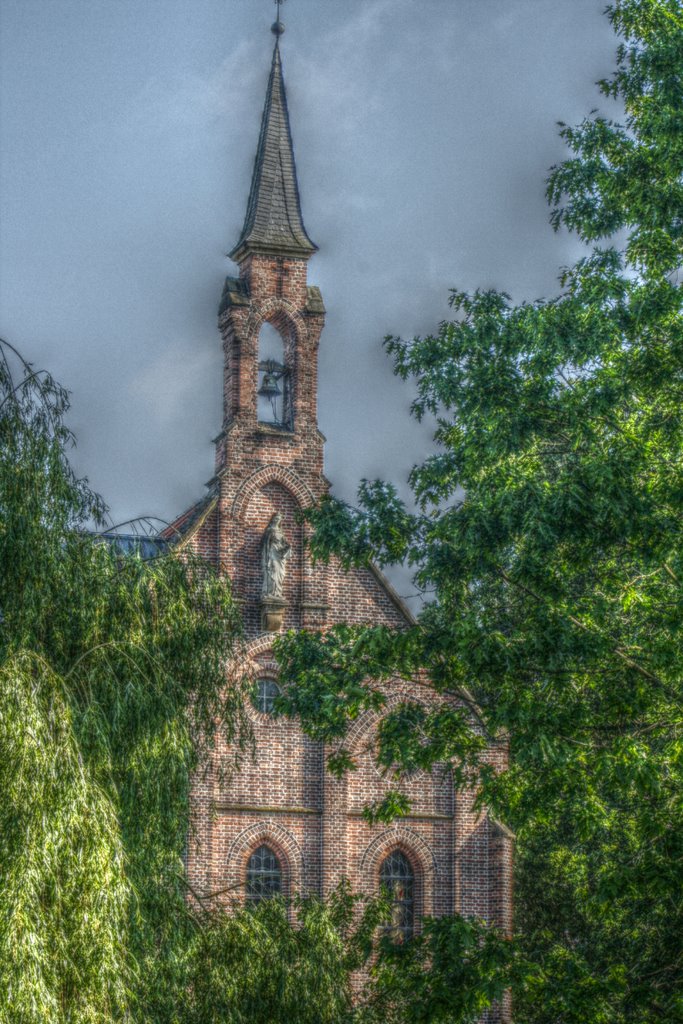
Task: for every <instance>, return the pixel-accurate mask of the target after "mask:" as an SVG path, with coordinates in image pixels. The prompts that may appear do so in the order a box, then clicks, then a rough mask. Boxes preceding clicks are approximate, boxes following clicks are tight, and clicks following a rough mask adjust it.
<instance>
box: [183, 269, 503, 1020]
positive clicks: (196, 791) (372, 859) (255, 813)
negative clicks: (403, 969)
mask: <svg viewBox="0 0 683 1024" xmlns="http://www.w3.org/2000/svg"><path fill="white" fill-rule="evenodd" d="M306 270H307V261H306V260H305V259H297V258H292V259H284V260H283V259H282V258H275V257H272V256H269V255H264V254H257V253H256V254H255V253H251V254H248V255H247V256H246V257H245V258H244V260H243V262H242V263H241V265H240V276H239V278H236V279H232V278H229V279H228V281H227V282H226V290H225V292H224V296H223V301H222V303H221V313H220V317H219V326H220V330H221V334H222V337H223V345H224V354H225V373H224V382H223V397H224V422H223V429H222V431H221V433H220V435H219V436H218V438H217V439H216V478H215V480H214V481H213V482H212V485H211V491H210V493H209V495H208V497H207V498H206V499H204V502H203V503H199V504H198V506H196V507H195V509H194V510H190V512H189V513H186V514H185V516H184V517H181V518H180V519H179V520H178V523H177V524H176V525H177V526H178V528H179V530H180V531H181V532H183V533H184V540H183V544H186V545H188V547H189V548H191V549H192V550H194V551H196V552H198V553H201V554H202V555H204V556H205V557H206V558H208V559H209V560H210V561H211V562H213V563H214V564H215V565H217V566H218V567H219V568H220V571H221V572H224V573H226V574H227V575H228V576H229V577H230V579H231V580H232V583H233V587H234V593H235V596H236V598H237V599H238V600H239V601H240V602H241V605H242V608H243V615H244V626H245V631H246V636H247V640H248V657H249V659H250V662H251V666H252V670H253V671H254V672H255V673H256V674H257V675H259V676H260V677H270V678H273V679H275V680H277V676H278V669H277V664H276V663H275V661H274V658H273V654H272V641H273V635H272V634H267V633H265V634H264V633H263V632H262V629H261V602H260V587H261V576H260V565H259V547H260V544H261V539H262V537H263V533H264V531H265V530H266V528H267V526H268V524H269V522H270V519H271V517H272V516H273V514H274V513H275V512H276V511H278V512H280V513H281V514H282V516H283V525H284V532H285V535H286V537H287V540H288V541H289V543H290V545H291V548H292V556H291V559H290V560H289V562H288V567H287V573H286V578H285V591H284V596H285V600H286V608H285V613H284V622H283V628H285V629H289V628H292V629H300V628H323V629H324V628H325V627H326V626H328V625H330V624H331V623H339V622H346V623H384V624H387V625H389V626H393V627H396V628H401V627H402V626H403V625H405V623H406V621H407V620H408V617H409V613H408V612H407V611H406V610H405V608H404V607H403V606H402V604H401V602H400V600H399V599H398V598H397V597H396V595H395V594H394V593H393V591H392V589H391V587H390V586H389V585H388V583H387V582H386V581H385V580H384V579H383V578H382V576H381V575H380V574H379V573H378V572H375V571H372V570H371V569H357V570H353V571H351V572H345V571H343V570H342V568H341V567H340V566H339V564H338V563H335V562H332V563H331V564H330V565H328V566H323V565H316V566H313V564H312V562H311V559H310V555H309V553H308V551H307V549H306V544H305V537H304V527H303V526H302V525H301V524H300V523H299V522H298V521H297V512H298V511H299V510H300V509H302V508H304V507H306V505H309V504H310V503H312V502H314V501H315V500H316V499H318V498H320V496H321V495H323V494H325V493H326V492H327V490H328V486H329V485H328V483H327V481H326V479H325V477H324V475H323V437H322V435H321V434H320V432H319V430H318V426H317V408H316V403H317V352H318V343H319V339H320V335H321V331H322V327H323V320H324V310H323V308H322V302H321V300H320V295H319V292H317V289H309V287H308V285H307V275H306ZM266 322H268V323H270V324H272V325H273V326H274V327H275V328H276V329H277V330H278V332H279V333H280V335H281V337H282V339H283V343H284V353H285V361H286V365H287V367H288V370H289V372H290V375H291V385H292V391H293V429H292V430H284V429H281V428H277V427H274V426H269V425H267V424H263V423H259V422H258V419H257V389H258V362H259V333H260V331H261V327H262V325H263V324H264V323H266ZM188 524H189V526H188ZM280 683H281V684H283V683H284V684H285V685H286V680H283V681H280ZM386 689H387V696H388V706H389V707H391V706H393V705H395V704H396V703H400V701H401V700H402V699H404V698H410V699H411V700H418V701H421V702H423V703H424V704H426V705H428V704H429V703H430V701H433V700H434V696H433V694H432V692H431V690H430V687H429V684H428V682H427V681H425V682H422V683H408V682H406V681H403V680H400V679H395V680H392V681H391V683H390V684H388V685H387V687H386ZM250 714H251V717H252V722H253V729H254V735H255V742H256V754H255V759H254V760H253V761H252V760H251V759H249V758H247V760H246V761H245V762H244V763H243V765H242V767H241V769H240V770H239V771H238V772H237V773H235V774H232V775H230V774H227V775H225V774H224V773H223V772H222V771H221V770H220V767H219V766H220V765H221V764H222V763H225V759H226V756H229V754H230V751H229V750H227V749H224V748H220V747H219V749H217V750H216V751H215V753H214V761H213V763H212V764H209V765H208V766H206V768H205V769H204V770H203V771H202V772H201V773H200V775H199V776H198V777H197V779H196V780H195V783H194V787H193V794H192V821H193V829H192V835H191V838H190V842H189V844H188V856H187V871H188V879H189V882H190V885H191V887H192V889H193V890H194V891H195V892H199V893H203V894H208V893H216V892H222V893H225V894H226V901H227V902H228V903H229V902H230V901H231V900H232V899H237V900H240V899H243V893H244V884H245V874H246V866H247V861H248V859H249V856H250V854H251V853H252V852H253V851H254V850H255V849H256V848H257V847H258V846H260V845H261V844H262V843H265V844H267V845H268V846H270V847H271V848H272V849H273V851H274V852H275V853H276V854H277V857H278V858H279V860H280V864H281V866H282V871H283V885H284V889H285V891H289V892H292V891H295V890H297V891H312V892H316V893H326V892H328V891H329V890H330V889H331V888H332V887H333V886H335V885H336V884H337V883H338V882H339V881H340V880H341V879H342V878H343V877H346V878H348V879H349V880H350V882H351V884H352V886H353V888H354V889H356V890H361V891H366V892H373V891H376V890H377V888H378V886H379V871H380V866H381V863H382V861H383V860H384V858H385V857H386V856H387V854H388V853H389V852H390V851H391V850H394V849H397V848H399V849H401V850H402V851H403V852H404V853H405V855H406V857H407V858H408V859H409V861H410V863H411V865H412V868H413V871H414V874H415V879H416V886H415V888H416V915H417V920H418V927H419V918H420V917H421V916H423V915H425V914H434V915H439V914H448V913H453V912H461V913H463V914H467V915H476V916H478V917H482V918H484V919H485V920H487V921H489V922H491V923H494V924H496V925H499V926H500V927H502V928H505V929H507V930H510V928H511V924H512V920H511V918H512V895H511V894H512V838H511V836H510V834H509V833H508V832H507V830H506V829H505V828H504V827H503V826H501V825H499V824H497V823H496V822H495V821H493V820H492V819H491V818H490V817H488V816H487V815H486V814H483V815H482V814H477V813H475V811H474V808H473V794H472V793H469V792H458V793H456V792H455V791H454V787H453V784H452V779H451V776H450V772H449V771H448V768H447V766H441V767H438V768H435V769H434V770H433V771H432V772H431V773H429V774H421V775H418V776H415V777H413V778H410V779H408V780H407V781H405V782H404V783H403V785H404V787H405V790H406V792H407V793H408V795H409V796H410V798H411V800H412V803H413V807H412V810H411V813H410V816H409V817H407V818H405V819H402V820H401V821H398V822H397V823H395V824H393V825H391V826H387V825H383V824H378V825H375V826H370V825H368V824H367V823H366V822H365V820H364V819H363V817H362V813H361V812H362V808H363V806H364V804H365V803H367V802H368V801H371V800H373V799H375V798H377V797H380V796H381V795H382V794H383V793H384V792H385V790H386V788H387V787H388V785H389V783H388V781H387V780H386V779H384V778H382V777H381V776H380V775H379V773H378V772H377V770H376V768H375V765H374V762H373V757H372V751H373V745H374V736H375V733H376V729H377V724H378V717H377V715H376V714H374V713H372V714H371V713H368V714H366V715H365V716H364V717H363V718H361V719H360V720H359V721H358V722H357V723H355V725H354V728H353V730H352V732H351V734H350V736H349V739H348V744H347V745H350V747H351V749H352V751H353V753H354V755H355V758H356V761H357V764H358V769H357V771H355V772H353V773H352V774H351V775H349V776H348V777H347V778H345V779H343V780H337V779H335V778H333V777H332V776H330V775H329V774H328V773H326V771H325V757H326V755H327V753H328V751H326V750H325V749H323V747H322V746H321V744H319V743H317V742H314V741H312V740H311V739H309V738H308V737H306V736H305V735H304V734H303V733H302V731H301V729H300V728H299V726H298V724H297V723H296V722H294V721H289V720H282V719H275V718H272V717H271V716H268V715H264V714H260V713H259V712H257V711H256V710H255V709H250ZM488 757H489V759H490V761H491V763H493V764H495V765H497V766H498V767H501V768H502V767H503V766H504V765H505V764H506V760H507V747H506V744H505V743H504V742H502V741H501V742H500V743H499V744H497V745H492V746H491V747H490V749H489V752H488ZM486 1019H487V1020H489V1021H502V1020H505V1019H508V1009H507V1008H505V1007H503V1008H497V1009H496V1010H495V1011H492V1012H491V1013H490V1014H489V1016H488V1017H487V1018H486Z"/></svg>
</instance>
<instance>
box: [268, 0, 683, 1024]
mask: <svg viewBox="0 0 683 1024" xmlns="http://www.w3.org/2000/svg"><path fill="white" fill-rule="evenodd" d="M608 14H609V18H610V20H611V22H612V24H613V26H614V28H615V31H616V32H617V33H618V34H619V35H620V37H621V39H622V43H621V45H620V47H619V50H618V53H617V70H616V73H615V74H614V76H613V78H611V79H610V80H609V81H605V82H602V83H600V88H601V90H602V92H603V94H604V95H605V96H607V97H611V98H612V99H615V100H617V101H619V102H620V103H622V104H623V107H624V112H625V116H624V123H623V124H618V123H615V122H614V121H612V120H609V119H607V118H605V117H602V116H600V115H599V114H598V113H596V112H594V113H593V114H591V116H590V117H589V118H587V119H586V120H585V121H584V122H583V123H582V124H581V125H579V126H578V127H576V128H570V127H567V126H562V127H561V134H562V137H563V138H564V139H565V141H566V143H567V145H568V146H569V148H570V151H571V157H570V159H568V160H567V161H565V162H564V163H563V164H561V165H560V166H558V167H556V168H554V169H553V170H552V171H551V174H550V177H549V181H548V197H549V200H550V202H551V203H552V204H553V206H554V209H553V213H552V221H553V224H554V225H555V227H556V228H559V227H567V228H569V229H570V230H572V231H574V232H575V233H576V234H577V235H578V237H579V238H580V239H581V240H582V241H583V242H585V243H587V244H589V245H593V246H594V248H593V249H592V251H590V253H589V254H588V255H586V256H585V257H584V258H582V259H580V260H579V261H578V263H577V264H576V265H575V266H573V267H571V268H568V269H565V270H564V271H563V273H562V276H561V279H560V280H561V286H562V291H561V293H560V295H559V296H558V297H557V298H556V299H553V300H552V301H538V302H534V303H525V304H522V305H518V306H515V305H513V304H512V303H511V301H510V299H509V297H508V296H507V295H505V294H503V293H500V292H494V291H485V292H484V291H478V292H476V293H474V294H466V293H463V292H454V293H453V295H452V300H451V301H452V306H453V310H454V313H455V318H454V319H453V320H452V321H451V322H448V323H443V324H442V325H441V326H440V328H439V330H438V332H437V333H436V334H435V335H434V336H430V337H425V338H416V339H415V340H413V341H412V342H406V341H403V340H401V339H399V338H390V339H387V348H388V351H389V352H390V353H391V355H392V356H393V358H394V360H395V366H396V372H397V373H398V374H399V375H400V376H401V377H403V378H410V379H412V380H413V381H414V382H415V385H416V389H417V397H416V399H415V402H414V405H413V411H414V413H415V415H416V416H417V417H418V418H421V417H423V416H425V415H427V414H430V415H432V416H434V417H436V420H437V429H436V434H435V438H436V441H437V443H438V450H437V452H436V453H435V454H434V455H433V456H432V457H430V458H428V459H427V460H426V462H424V463H423V464H422V465H420V466H418V467H416V468H415V469H414V470H413V472H412V475H411V484H412V488H413V492H414V496H415V503H416V506H415V507H416V511H411V510H410V509H408V508H407V507H405V506H404V504H403V503H402V502H401V501H400V500H399V498H398V496H397V493H396V491H395V490H394V488H393V487H392V486H391V485H389V484H386V483H381V482H374V483H368V482H365V483H364V484H363V485H362V487H361V491H360V501H359V508H356V509H354V508H350V507H348V506H346V505H344V504H343V503H341V502H339V501H335V500H328V501H326V502H324V503H323V505H322V506H321V507H320V508H319V509H317V510H315V511H314V512H312V513H311V515H310V517H309V518H310V519H311V521H312V522H313V524H314V526H315V536H314V539H313V551H314V554H315V555H316V556H317V557H319V558H323V559H326V558H328V557H330V556H331V555H332V554H334V555H335V556H336V557H338V558H340V559H341V562H342V563H343V564H344V565H347V566H349V565H353V564H359V563H364V562H367V560H369V559H370V558H374V559H376V560H378V561H379V562H380V563H381V564H387V563H391V562H395V561H403V562H404V563H406V564H408V565H410V566H412V567H413V569H414V572H415V580H416V583H417V585H418V586H419V587H420V588H421V589H422V590H423V591H424V592H426V593H429V592H433V593H434V595H435V600H434V601H433V602H432V603H431V604H429V605H428V606H427V607H426V608H425V610H424V612H423V613H422V615H421V616H420V619H419V622H418V624H417V625H416V626H414V627H410V628H406V629H405V630H404V631H403V632H400V633H394V632H392V631H390V630H387V629H383V628H369V629H354V630H349V629H342V628H337V629H332V630H331V631H330V632H329V633H328V634H326V635H325V636H324V637H321V638H316V637H310V636H305V637H300V636H294V635H290V636H287V637H285V638H284V639H283V640H282V642H281V643H280V646H279V657H280V659H281V662H282V670H283V673H284V674H285V675H286V676H287V678H289V679H291V680H292V681H293V684H294V685H293V686H292V688H291V689H290V691H289V694H288V696H287V697H286V698H285V699H284V700H283V701H282V703H281V707H282V708H283V709H284V710H287V711H289V712H290V713H297V714H300V715H301V717H302V719H303V721H304V723H305V724H306V727H307V728H308V730H309V731H310V732H311V733H312V734H313V735H315V736H317V737H319V738H323V739H329V740H330V741H334V742H335V745H336V747H337V748H338V749H339V750H340V751H341V753H340V754H338V755H337V760H336V761H335V763H334V765H333V767H335V768H336V769H337V770H339V771H343V770H348V769H349V768H352V763H351V758H350V755H349V754H348V751H345V750H344V747H343V737H344V734H345V731H346V728H347V725H348V723H349V721H351V720H352V719H354V718H355V717H356V716H357V715H358V714H359V713H360V712H361V711H362V710H363V709H364V708H366V707H378V706H381V704H382V702H383V697H382V694H381V692H380V691H379V689H378V688H377V687H376V686H375V685H374V683H372V682H368V680H369V679H373V680H374V679H378V680H382V679H388V678H390V677H391V676H392V675H394V674H399V675H403V676H404V677H406V678H411V677H412V676H414V675H415V674H417V673H418V672H421V671H425V670H426V671H427V672H428V673H429V675H430V677H431V679H432V680H433V682H434V685H435V687H436V689H437V692H439V693H444V694H446V693H449V694H456V695H458V696H459V697H460V703H461V707H462V712H461V713H460V714H459V715H458V714H451V715H450V716H449V715H448V714H444V715H442V714H441V712H440V711H438V712H437V713H435V714H434V715H433V716H431V717H427V718H425V719H424V720H423V721H422V722H421V723H420V726H421V733H422V737H423V740H422V742H421V743H420V744H417V745H416V743H415V741H414V729H413V723H412V718H411V714H409V713H407V712H406V709H405V707H404V708H403V709H400V710H399V712H391V713H389V714H388V715H387V716H386V720H385V721H386V722H387V723H389V724H388V725H386V726H385V729H384V731H383V734H382V735H381V737H380V752H379V759H380V761H381V763H383V764H385V765H387V764H398V765H399V767H403V768H404V769H405V770H410V769H411V768H413V767H414V766H415V764H416V763H419V764H420V765H422V766H423V767H424V766H427V765H429V764H431V763H433V762H436V761H440V760H442V759H443V758H444V757H445V756H448V757H450V758H453V759H454V760H455V762H456V764H460V765H461V766H463V770H468V771H472V770H475V769H476V770H478V773H479V774H478V778H479V787H480V798H481V800H482V801H485V802H486V803H487V804H488V805H489V806H491V807H492V808H493V809H494V810H495V811H496V813H497V814H498V815H499V816H501V817H502V818H503V819H504V820H506V821H507V822H508V823H509V824H510V825H511V826H512V827H513V828H515V829H516V831H517V833H518V888H517V897H518V907H519V917H518V920H519V924H520V926H521V929H522V932H523V937H524V944H525V947H526V951H527V954H528V955H529V956H530V958H531V959H532V961H533V962H534V963H535V965H536V971H535V974H534V978H533V980H532V981H531V983H530V985H529V988H528V994H525V993H524V992H519V993H518V995H517V999H516V1019H517V1020H518V1021H528V1022H545V1024H550V1022H553V1024H555V1022H558V1024H559V1022H562V1024H573V1022H575V1024H579V1022H580V1024H607V1022H609V1024H617V1022H618V1024H622V1022H623V1024H626V1022H629V1021H632V1022H636V1021H637V1022H638V1024H646V1022H654V1021H674V1020H681V1019H683V1003H682V1002H681V995H680V992H681V968H682V965H681V960H680V935H681V932H682V930H683V904H682V898H681V893H682V892H683V840H682V836H683V814H682V811H683V808H682V807H681V796H680V794H681V791H682V790H681V784H682V783H683V777H682V776H683V746H682V744H681V725H682V722H681V712H680V708H681V698H682V696H683V692H682V687H681V664H682V662H683V632H682V628H681V623H682V622H683V589H682V587H683V519H682V517H681V512H682V510H683V447H682V443H683V421H682V419H681V408H682V407H683V371H682V368H683V317H682V316H681V301H682V294H681V286H680V282H679V274H680V270H681V263H682V259H683V16H682V14H681V9H680V4H679V3H678V2H677V0H618V2H616V3H614V4H613V5H612V6H611V7H610V8H609V9H608ZM597 243H599V245H598V244H597ZM473 699H474V700H476V704H477V706H478V708H479V714H480V716H481V720H482V721H483V724H484V727H485V732H486V735H487V736H488V737H492V736H496V735H498V734H500V731H501V730H505V731H507V733H508V734H509V736H510V742H511V756H512V761H511V767H510V770H509V771H507V772H505V773H503V774H501V775H499V776H495V775H493V774H492V773H491V772H489V771H487V769H486V766H485V765H484V764H482V763H481V760H480V745H479V744H478V743H477V739H476V737H475V736H473V733H472V729H471V718H470V717H469V716H468V714H467V713H466V712H471V711H472V710H473ZM417 713H418V711H417V709H413V710H412V714H417ZM397 793H398V796H396V797H395V798H394V805H393V807H389V808H388V811H389V812H392V811H395V810H397V809H398V810H399V811H400V810H402V809H404V808H405V800H404V799H402V798H401V794H400V775H399V778H398V786H397Z"/></svg>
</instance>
